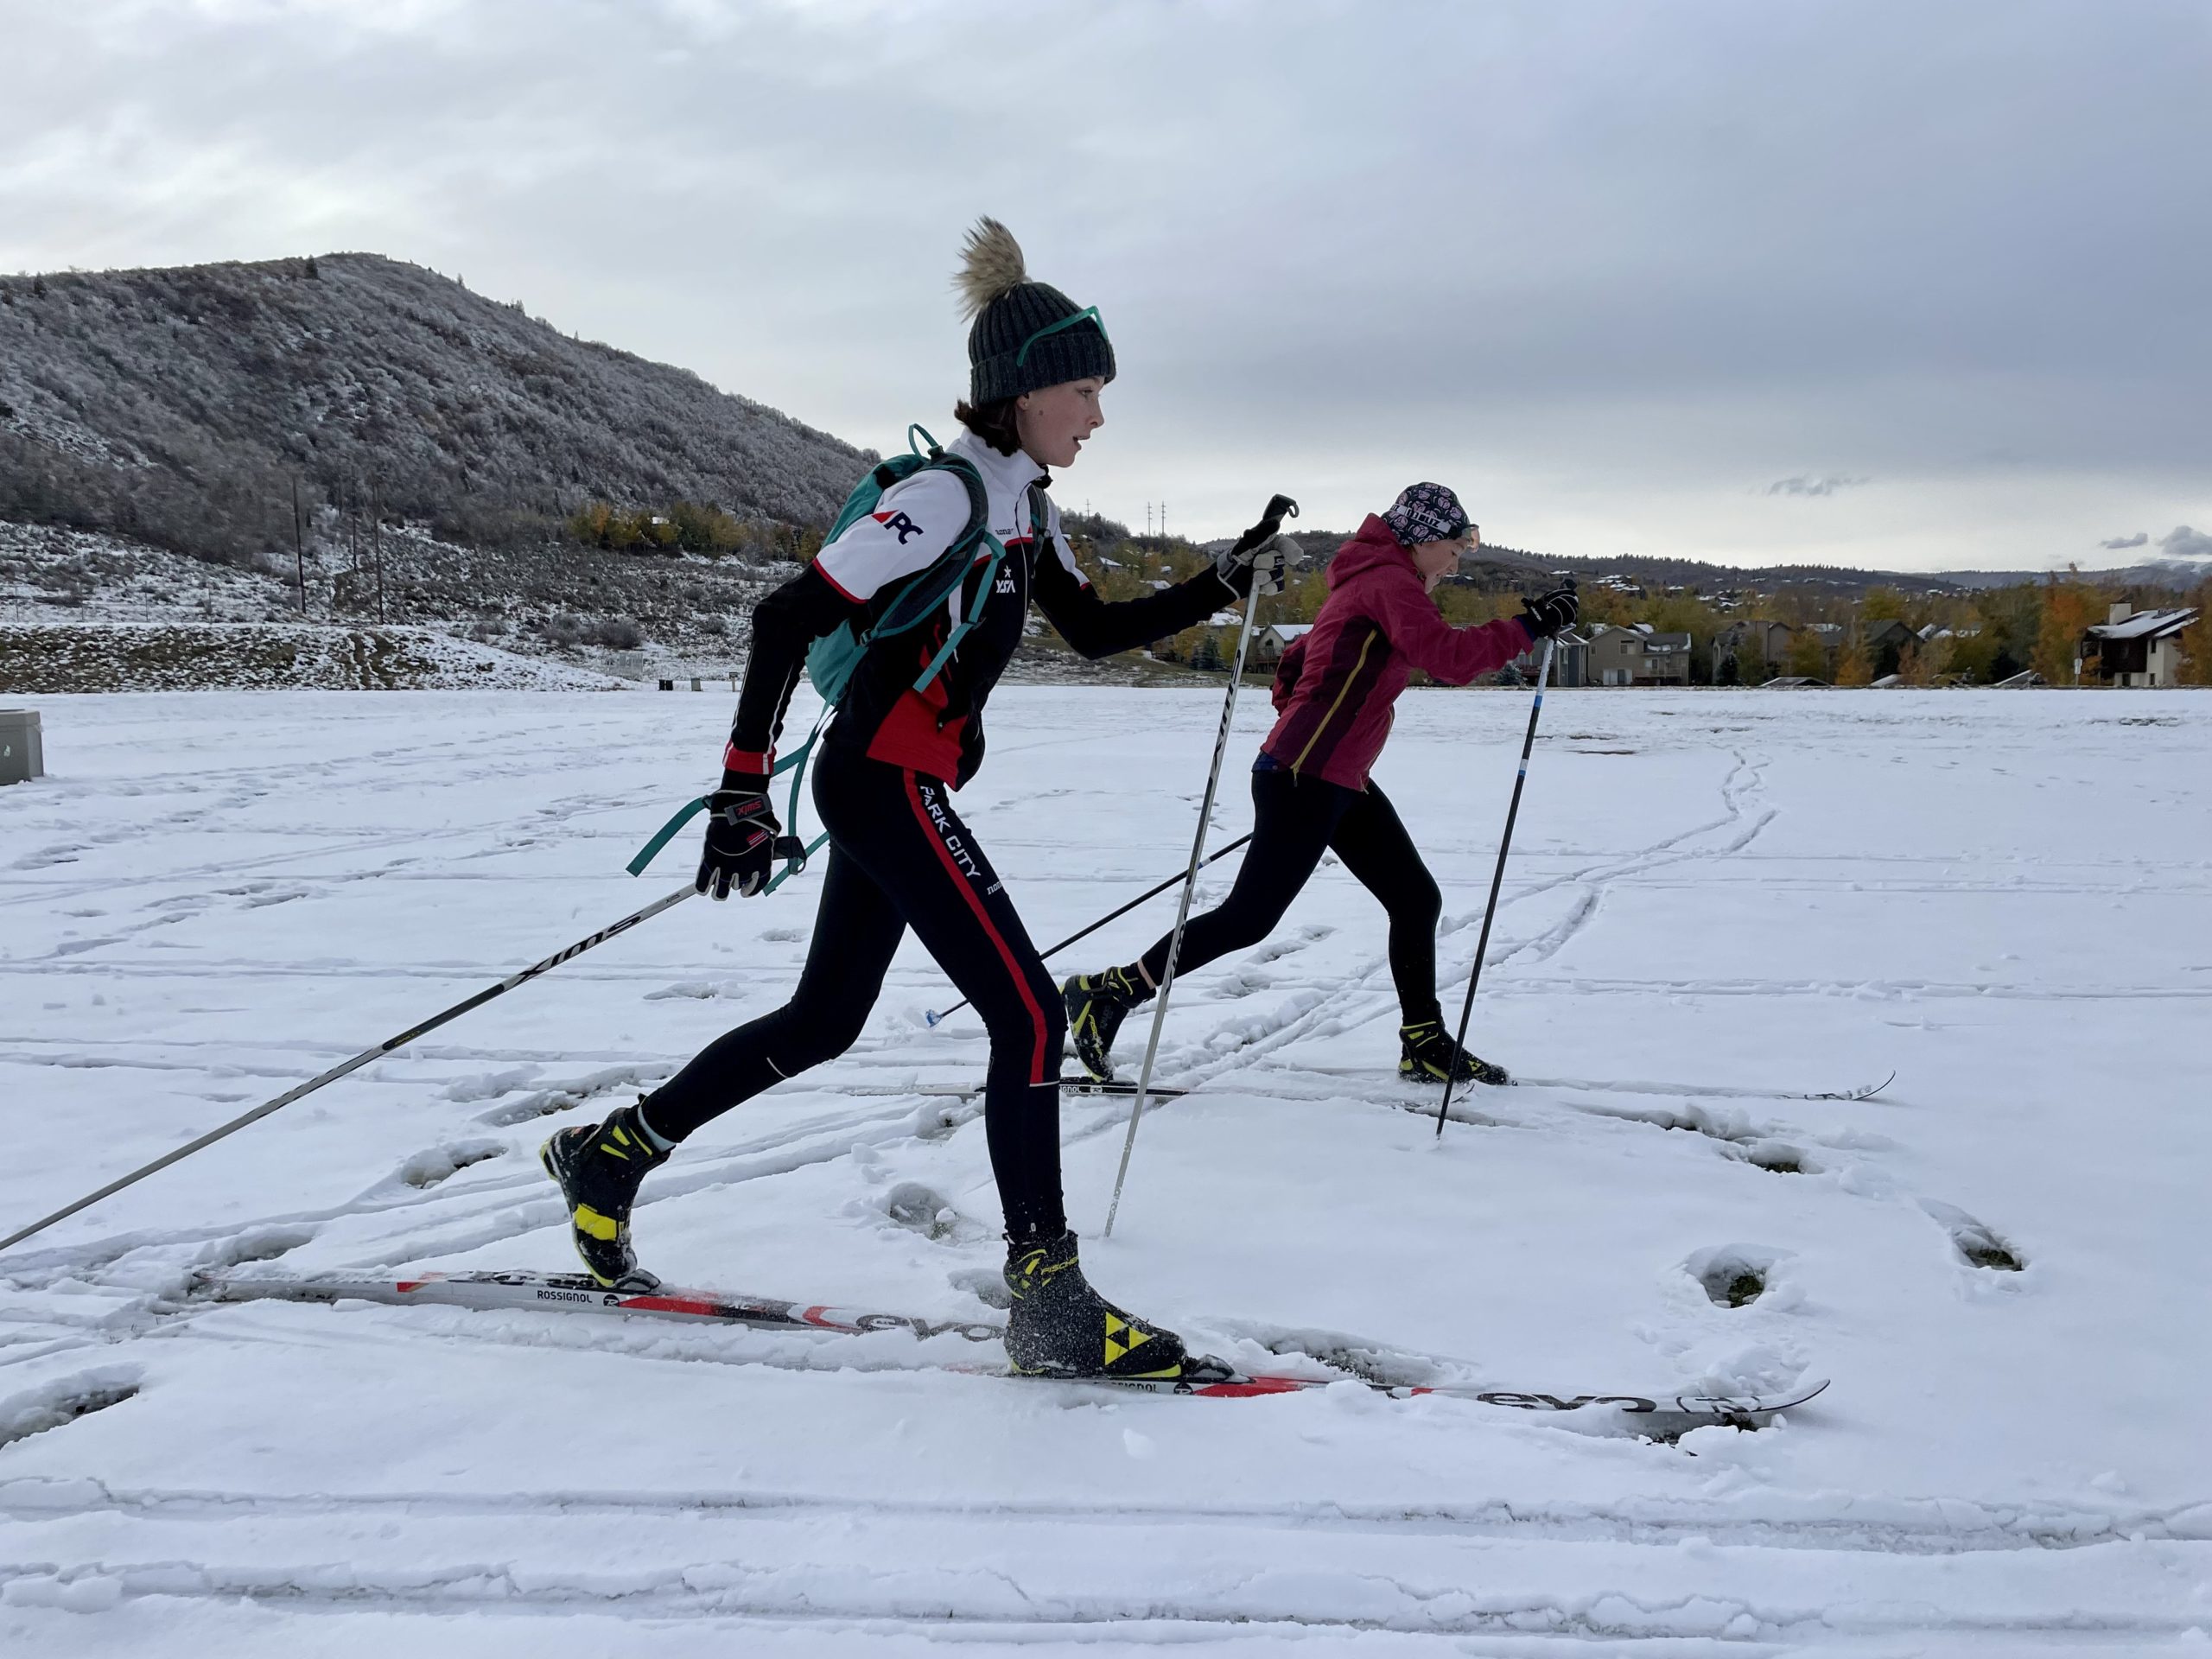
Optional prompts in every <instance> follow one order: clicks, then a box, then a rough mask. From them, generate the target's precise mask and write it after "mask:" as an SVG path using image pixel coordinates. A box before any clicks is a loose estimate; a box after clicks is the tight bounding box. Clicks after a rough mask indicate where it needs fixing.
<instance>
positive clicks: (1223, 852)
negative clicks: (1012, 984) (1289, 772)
mask: <svg viewBox="0 0 2212 1659" xmlns="http://www.w3.org/2000/svg"><path fill="white" fill-rule="evenodd" d="M1251 839H1252V832H1251V831H1250V830H1249V829H1247V830H1246V831H1245V832H1244V833H1243V835H1241V836H1237V837H1236V840H1234V841H1232V842H1230V843H1229V845H1228V846H1226V847H1224V848H1222V849H1220V850H1219V851H1217V852H1211V853H1208V854H1207V855H1205V857H1204V858H1203V859H1201V860H1200V861H1198V868H1200V869H1204V868H1205V867H1206V866H1207V865H1209V864H1211V863H1212V862H1213V861H1214V860H1216V859H1217V858H1227V857H1228V856H1229V855H1230V854H1231V853H1233V852H1235V851H1236V849H1238V848H1239V847H1242V846H1243V844H1244V843H1245V842H1248V841H1249V840H1251ZM1185 874H1186V872H1185V871H1182V870H1178V871H1176V872H1175V874H1173V875H1171V876H1169V877H1168V878H1167V879H1166V880H1165V881H1162V882H1161V883H1160V884H1159V886H1157V887H1147V888H1146V889H1145V890H1144V891H1143V892H1142V893H1139V894H1137V896H1136V897H1135V898H1134V899H1130V900H1129V902H1128V904H1126V905H1123V906H1121V907H1120V908H1119V909H1117V910H1109V911H1108V912H1106V913H1105V914H1104V915H1103V916H1101V917H1100V918H1098V919H1097V920H1096V921H1095V922H1093V923H1092V924H1091V925H1090V926H1089V927H1086V928H1084V930H1083V931H1081V932H1079V933H1071V934H1069V935H1068V936H1067V938H1065V939H1062V940H1061V941H1060V942H1059V943H1058V944H1054V945H1047V946H1046V948H1045V949H1044V950H1041V951H1039V953H1038V954H1039V956H1042V957H1057V956H1058V955H1059V954H1060V952H1061V951H1063V950H1066V949H1067V948H1068V946H1070V945H1071V944H1074V943H1075V942H1076V941H1077V939H1087V938H1090V936H1091V935H1092V934H1093V933H1096V931H1098V930H1099V929H1100V928H1102V927H1103V926H1105V925H1106V924H1107V923H1109V922H1110V921H1114V920H1116V918H1120V917H1123V916H1126V915H1128V913H1129V912H1131V911H1133V910H1135V908H1136V907H1137V906H1139V905H1141V904H1142V903H1144V902H1145V900H1146V899H1157V898H1159V897H1160V894H1161V893H1165V892H1166V891H1167V889H1168V888H1170V887H1173V886H1174V885H1175V884H1176V883H1177V882H1178V881H1180V880H1182V879H1183V877H1184V875H1185ZM967 1006H968V999H967V998H966V997H964V996H963V997H962V998H961V999H960V1001H957V1002H956V1003H954V1004H953V1005H952V1006H951V1007H949V1008H947V1009H946V1010H945V1011H944V1013H943V1014H932V1013H931V1012H930V1011H929V1010H928V1009H926V1008H925V1009H923V1010H922V1021H923V1023H924V1024H925V1025H930V1026H934V1025H936V1024H938V1022H939V1021H940V1020H950V1018H952V1016H953V1015H954V1014H957V1013H959V1012H960V1010H961V1009H963V1008H964V1007H967Z"/></svg>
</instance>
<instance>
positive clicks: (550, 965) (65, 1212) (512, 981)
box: [0, 887, 693, 1250]
mask: <svg viewBox="0 0 2212 1659" xmlns="http://www.w3.org/2000/svg"><path fill="white" fill-rule="evenodd" d="M692 891H693V890H692V889H691V888H690V887H678V888H677V890H676V891H675V892H674V893H670V894H669V895H668V896H667V897H665V898H663V899H654V900H653V901H652V903H651V904H650V905H647V906H645V908H644V909H643V910H635V911H632V912H630V914H628V915H627V916H625V917H624V918H622V919H621V920H620V921H619V922H614V923H612V924H610V925H607V926H606V927H602V928H601V929H600V930H599V931H598V932H596V933H594V934H593V935H592V936H591V937H590V938H584V939H579V940H577V941H576V942H575V944H572V945H570V946H569V948H568V949H567V950H556V951H555V952H554V953H553V954H552V955H551V956H550V957H546V958H545V960H544V961H543V962H534V963H531V965H530V966H529V967H527V968H525V969H523V970H522V971H521V972H520V973H518V974H510V975H509V976H507V977H506V978H505V979H503V980H501V981H500V982H499V983H498V984H496V985H487V986H486V987H485V988H484V989H482V990H480V991H479V992H477V993H476V995H474V996H472V997H470V998H468V999H467V1001H461V1002H456V1003H454V1005H453V1007H449V1008H448V1009H446V1010H445V1012H444V1013H442V1014H432V1015H431V1016H430V1017H429V1019H428V1020H424V1021H423V1023H422V1024H421V1025H419V1026H411V1027H409V1028H408V1029H407V1030H405V1031H403V1032H401V1033H399V1035H397V1037H387V1038H386V1039H385V1040H384V1041H382V1042H380V1043H378V1045H377V1046H375V1047H374V1048H366V1049H363V1050H362V1051H361V1052H359V1054H356V1055H355V1056H354V1057H353V1058H352V1059H350V1060H347V1061H346V1062H345V1063H344V1064H342V1065H334V1066H332V1067H331V1068H330V1070H329V1071H326V1072H324V1073H323V1074H322V1075H321V1077H310V1078H308V1081H307V1082H305V1083H303V1084H300V1085H299V1086H298V1087H297V1088H295V1089H287V1090H285V1091H284V1092H283V1094H281V1095H279V1096H277V1098H276V1099H274V1100H271V1101H267V1102H264V1103H262V1104H261V1105H259V1106H257V1107H255V1108H254V1109H252V1110H251V1111H250V1112H246V1113H244V1114H243V1115H241V1116H238V1117H234V1118H232V1120H231V1121H230V1122H227V1123H226V1124H224V1125H223V1126H222V1127H221V1128H215V1129H210V1130H208V1131H207V1134H205V1135H201V1136H200V1138H199V1139H198V1140H197V1141H189V1142H188V1143H187V1144H185V1145H184V1146H181V1147H178V1148H177V1149H176V1150H175V1152H170V1153H164V1154H162V1156H160V1157H159V1158H156V1159H155V1160H154V1161H153V1162H152V1163H150V1164H148V1165H146V1166H144V1167H143V1168H141V1169H134V1170H132V1171H131V1172H130V1173H129V1174H128V1175H125V1176H124V1177H123V1178H122V1179H120V1180H114V1181H110V1182H109V1183H108V1184H107V1185H105V1186H104V1187H102V1188H100V1190H99V1192H87V1193H86V1195H85V1196H84V1197H83V1198H79V1199H78V1200H77V1201H76V1203H74V1204H71V1205H63V1206H62V1207H61V1208H60V1209H59V1210H57V1211H54V1213H53V1214H52V1215H50V1216H45V1217H41V1218H40V1219H38V1220H37V1221H35V1222H33V1223H32V1224H30V1225H29V1226H28V1227H25V1228H23V1229H22V1230H20V1231H17V1232H13V1233H10V1234H9V1235H8V1236H7V1237H5V1238H0V1250H4V1249H10V1247H12V1246H14V1245H16V1244H20V1243H22V1242H23V1241H24V1240H25V1239H27V1238H29V1237H30V1236H31V1235H32V1234H34V1233H42V1232H44V1231H45V1230H47V1229H48V1228H49V1227H51V1226H53V1225H54V1223H55V1222H57V1221H66V1220H67V1219H68V1218H69V1217H71V1216H73V1215H75V1214H76V1213H77V1212H78V1211H79V1210H86V1209H90V1208H91V1207H92V1205H96V1204H98V1203H99V1201H100V1200H101V1199H102V1198H110V1197H112V1196H113V1195H114V1194H116V1193H118V1192H122V1191H123V1189H124V1187H126V1186H130V1185H134V1184H136V1183H137V1182H139V1181H143V1180H144V1179H146V1178H147V1177H148V1176H149V1175H151V1174H153V1173H156V1171H158V1170H164V1169H167V1168H168V1166H170V1165H171V1164H175V1163H181V1162H182V1161H183V1160H185V1159H187V1158H189V1157H191V1156H192V1154H194V1153H195V1152H198V1151H200V1149H201V1148H202V1147H212V1146H213V1145H214V1144H215V1142H217V1141H220V1140H221V1139H223V1137H224V1136H226V1135H236V1134H237V1133H238V1131H239V1130H240V1129H242V1128H245V1126H246V1125H247V1124H249V1123H256V1122H260V1120H261V1119H263V1118H264V1117H266V1116H269V1115H270V1113H271V1112H274V1111H279V1110H281V1109H283V1108H284V1107H287V1106H289V1105H290V1104H291V1103H293V1102H294V1101H296V1100H298V1099H300V1098H301V1097H302V1096H306V1095H311V1094H313V1093H314V1092H315V1090H318V1089H320V1088H321V1087H322V1086H323V1084H327V1083H335V1082H337V1081H338V1079H339V1078H340V1077H344V1076H346V1074H347V1073H348V1072H352V1071H359V1070H360V1069H361V1068H362V1067H363V1066H365V1065H367V1064H368V1063H369V1062H370V1061H371V1060H373V1059H378V1058H381V1057H383V1056H384V1055H386V1054H389V1053H391V1052H392V1051H393V1050H394V1049H397V1048H404V1047H405V1046H407V1045H408V1044H409V1043H411V1042H413V1041H414V1040H415V1039H416V1038H417V1037H421V1036H423V1035H425V1034H427V1033H430V1032H433V1031H435V1030H436V1029H437V1028H438V1027H440V1026H442V1025H445V1024H446V1023H448V1021H449V1020H458V1019H460V1018H461V1015H462V1014H467V1012H468V1011H469V1010H470V1009H471V1008H480V1007H483V1006H484V1005H485V1004H486V1002H489V1001H491V1000H492V999H493V997H495V996H499V995H502V994H504V993H505V992H507V991H512V989H514V988H515V987H516V986H518V985H521V984H524V983H526V982H529V981H531V980H533V979H536V978H537V976H539V975H540V974H544V973H550V972H551V971H552V970H553V969H556V968H558V967H559V966H560V965H561V964H562V963H564V962H568V961H570V960H572V959H574V958H575V957H581V956H582V955H583V953H584V952H585V951H587V950H590V949H591V948H592V947H593V946H594V945H595V944H606V943H607V940H609V939H611V938H613V937H614V936H615V935H616V934H617V933H626V932H628V931H630V930H631V929H632V928H633V927H635V926H637V925H638V924H639V922H645V921H650V920H652V918H654V917H656V916H658V915H659V914H660V913H661V912H663V911H664V910H666V909H668V908H669V907H670V906H672V905H680V904H682V903H683V901H684V900H685V899H689V898H690V896H691V894H692Z"/></svg>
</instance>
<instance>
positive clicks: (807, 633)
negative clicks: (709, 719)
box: [722, 565, 868, 789]
mask: <svg viewBox="0 0 2212 1659" xmlns="http://www.w3.org/2000/svg"><path fill="white" fill-rule="evenodd" d="M867 608H868V607H866V606H865V605H863V604H859V603H856V602H855V601H853V600H852V599H850V598H849V597H848V596H847V595H846V594H844V593H842V591H840V589H839V588H837V586H836V584H835V583H834V582H830V580H829V578H828V577H827V576H825V575H823V574H822V572H821V571H819V570H817V569H815V568H814V567H813V566H812V565H809V566H807V567H806V569H804V570H802V571H800V572H799V573H798V575H795V576H793V577H792V578H791V580H790V581H789V582H785V584H784V585H783V586H782V587H780V588H777V589H775V591H773V592H772V593H771V594H768V595H767V597H766V598H765V599H763V600H762V601H760V603H759V604H758V605H756V606H754V607H753V649H752V651H751V652H750V653H749V654H748V656H747V658H746V663H745V689H744V690H743V691H741V692H740V693H739V694H738V699H737V719H736V720H735V721H734V722H733V724H732V725H731V727H730V733H729V745H728V747H727V748H725V749H724V750H723V751H722V787H723V788H724V789H759V788H760V787H761V786H762V785H763V784H764V783H765V782H766V779H767V777H768V774H769V772H771V771H772V770H773V768H774V766H775V761H776V739H777V738H778V737H779V735H780V734H782V732H783V729H784V713H785V710H786V709H789V708H790V707H791V693H792V692H793V691H794V690H797V689H798V677H799V676H800V675H801V674H803V673H804V672H805V671H806V653H807V652H808V651H809V650H810V648H811V647H812V645H813V644H814V642H815V641H816V640H817V639H820V638H821V637H822V636H823V634H825V633H828V632H830V631H831V630H833V629H834V628H836V626H837V625H838V624H839V623H841V622H845V621H849V620H851V619H852V618H853V617H854V616H855V613H859V612H861V611H864V610H866V609H867Z"/></svg>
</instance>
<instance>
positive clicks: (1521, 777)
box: [1436, 634, 1552, 1139]
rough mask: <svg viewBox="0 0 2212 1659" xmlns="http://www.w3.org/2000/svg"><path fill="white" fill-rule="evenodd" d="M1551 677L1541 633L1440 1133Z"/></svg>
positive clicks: (1548, 645) (1440, 1112)
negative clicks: (1539, 653) (1531, 699)
mask: <svg viewBox="0 0 2212 1659" xmlns="http://www.w3.org/2000/svg"><path fill="white" fill-rule="evenodd" d="M1551 676H1552V637H1551V636H1550V635H1549V634H1546V635H1545V636H1544V654H1543V656H1542V657H1541V658H1540V659H1539V660H1538V661H1537V664H1536V700H1535V702H1532V703H1530V704H1529V734H1528V735H1527V736H1526V737H1524V738H1522V740H1521V770H1520V771H1518V772H1515V773H1514V774H1513V802H1512V804H1510V806H1508V807H1507V808H1506V809H1505V833H1504V835H1503V836H1500V837H1499V838H1498V842H1497V868H1496V869H1495V870H1493V871H1491V878H1490V903H1489V904H1487V905H1485V906H1484V907H1483V936H1482V938H1479V939H1477V940H1476V941H1475V966H1474V971H1473V972H1471V973H1470V974H1469V975H1468V976H1467V1000H1466V1001H1465V1002H1462V1003H1461V1004H1460V1005H1459V1035H1458V1036H1457V1037H1455V1038H1453V1039H1452V1044H1453V1046H1454V1048H1455V1050H1456V1051H1457V1052H1456V1053H1455V1054H1454V1056H1453V1062H1452V1069H1451V1070H1450V1071H1446V1073H1445V1074H1444V1098H1443V1099H1442V1100H1440V1101H1439V1102H1438V1103H1437V1107H1436V1133H1437V1136H1438V1138H1439V1139H1441V1138H1442V1137H1443V1135H1444V1114H1445V1113H1446V1112H1447V1111H1449V1110H1450V1109H1451V1108H1452V1084H1453V1083H1454V1082H1456V1081H1457V1080H1458V1073H1459V1064H1458V1055H1459V1054H1464V1053H1465V1052H1466V1048H1467V1021H1468V1020H1469V1019H1470V1018H1471V1016H1472V1015H1473V1014H1474V1012H1475V987H1476V986H1478V985H1479V984H1481V983H1482V982H1483V956H1484V952H1485V951H1487V950H1489V949H1490V925H1491V921H1492V920H1493V919H1494V918H1496V917H1497V890H1498V887H1500V886H1501V885H1502V884H1503V882H1504V880H1505V854H1506V849H1508V848H1510V847H1511V846H1512V845H1513V821H1514V819H1516V818H1517V817H1520V816H1521V786H1522V785H1523V784H1525V783H1527V782H1528V781H1529V750H1531V749H1533V748H1535V747H1536V716H1537V715H1541V713H1543V711H1544V683H1545V682H1546V681H1547V680H1548V679H1550V678H1551Z"/></svg>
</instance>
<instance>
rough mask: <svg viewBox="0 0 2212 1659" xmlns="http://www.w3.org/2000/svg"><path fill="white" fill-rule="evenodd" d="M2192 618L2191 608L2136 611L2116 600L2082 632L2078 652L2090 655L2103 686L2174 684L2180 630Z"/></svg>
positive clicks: (2177, 672)
mask: <svg viewBox="0 0 2212 1659" xmlns="http://www.w3.org/2000/svg"><path fill="white" fill-rule="evenodd" d="M2196 618H2197V612H2196V608H2195V607H2193V606H2192V607H2183V608H2182V609H2180V610H2177V611H2139V610H2136V609H2135V608H2134V607H2132V606H2131V605H2129V604H2128V603H2127V601H2126V600H2121V601H2119V602H2118V603H2116V604H2114V605H2113V607H2112V610H2111V611H2110V613H2108V614H2107V618H2106V620H2104V621H2102V622H2100V623H2098V624H2097V625H2096V626H2094V627H2093V628H2091V629H2090V630H2089V631H2088V632H2087V633H2086V634H2084V635H2083V636H2082V650H2081V655H2082V657H2084V658H2094V661H2095V663H2096V664H2097V671H2098V673H2099V674H2100V675H2101V677H2103V679H2104V682H2105V683H2106V684H2107V685H2126V686H2136V685H2178V684H2180V683H2181V660H2182V651H2181V635H2182V630H2183V629H2184V628H2186V627H2188V626H2190V623H2192V622H2194V621H2196Z"/></svg>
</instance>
